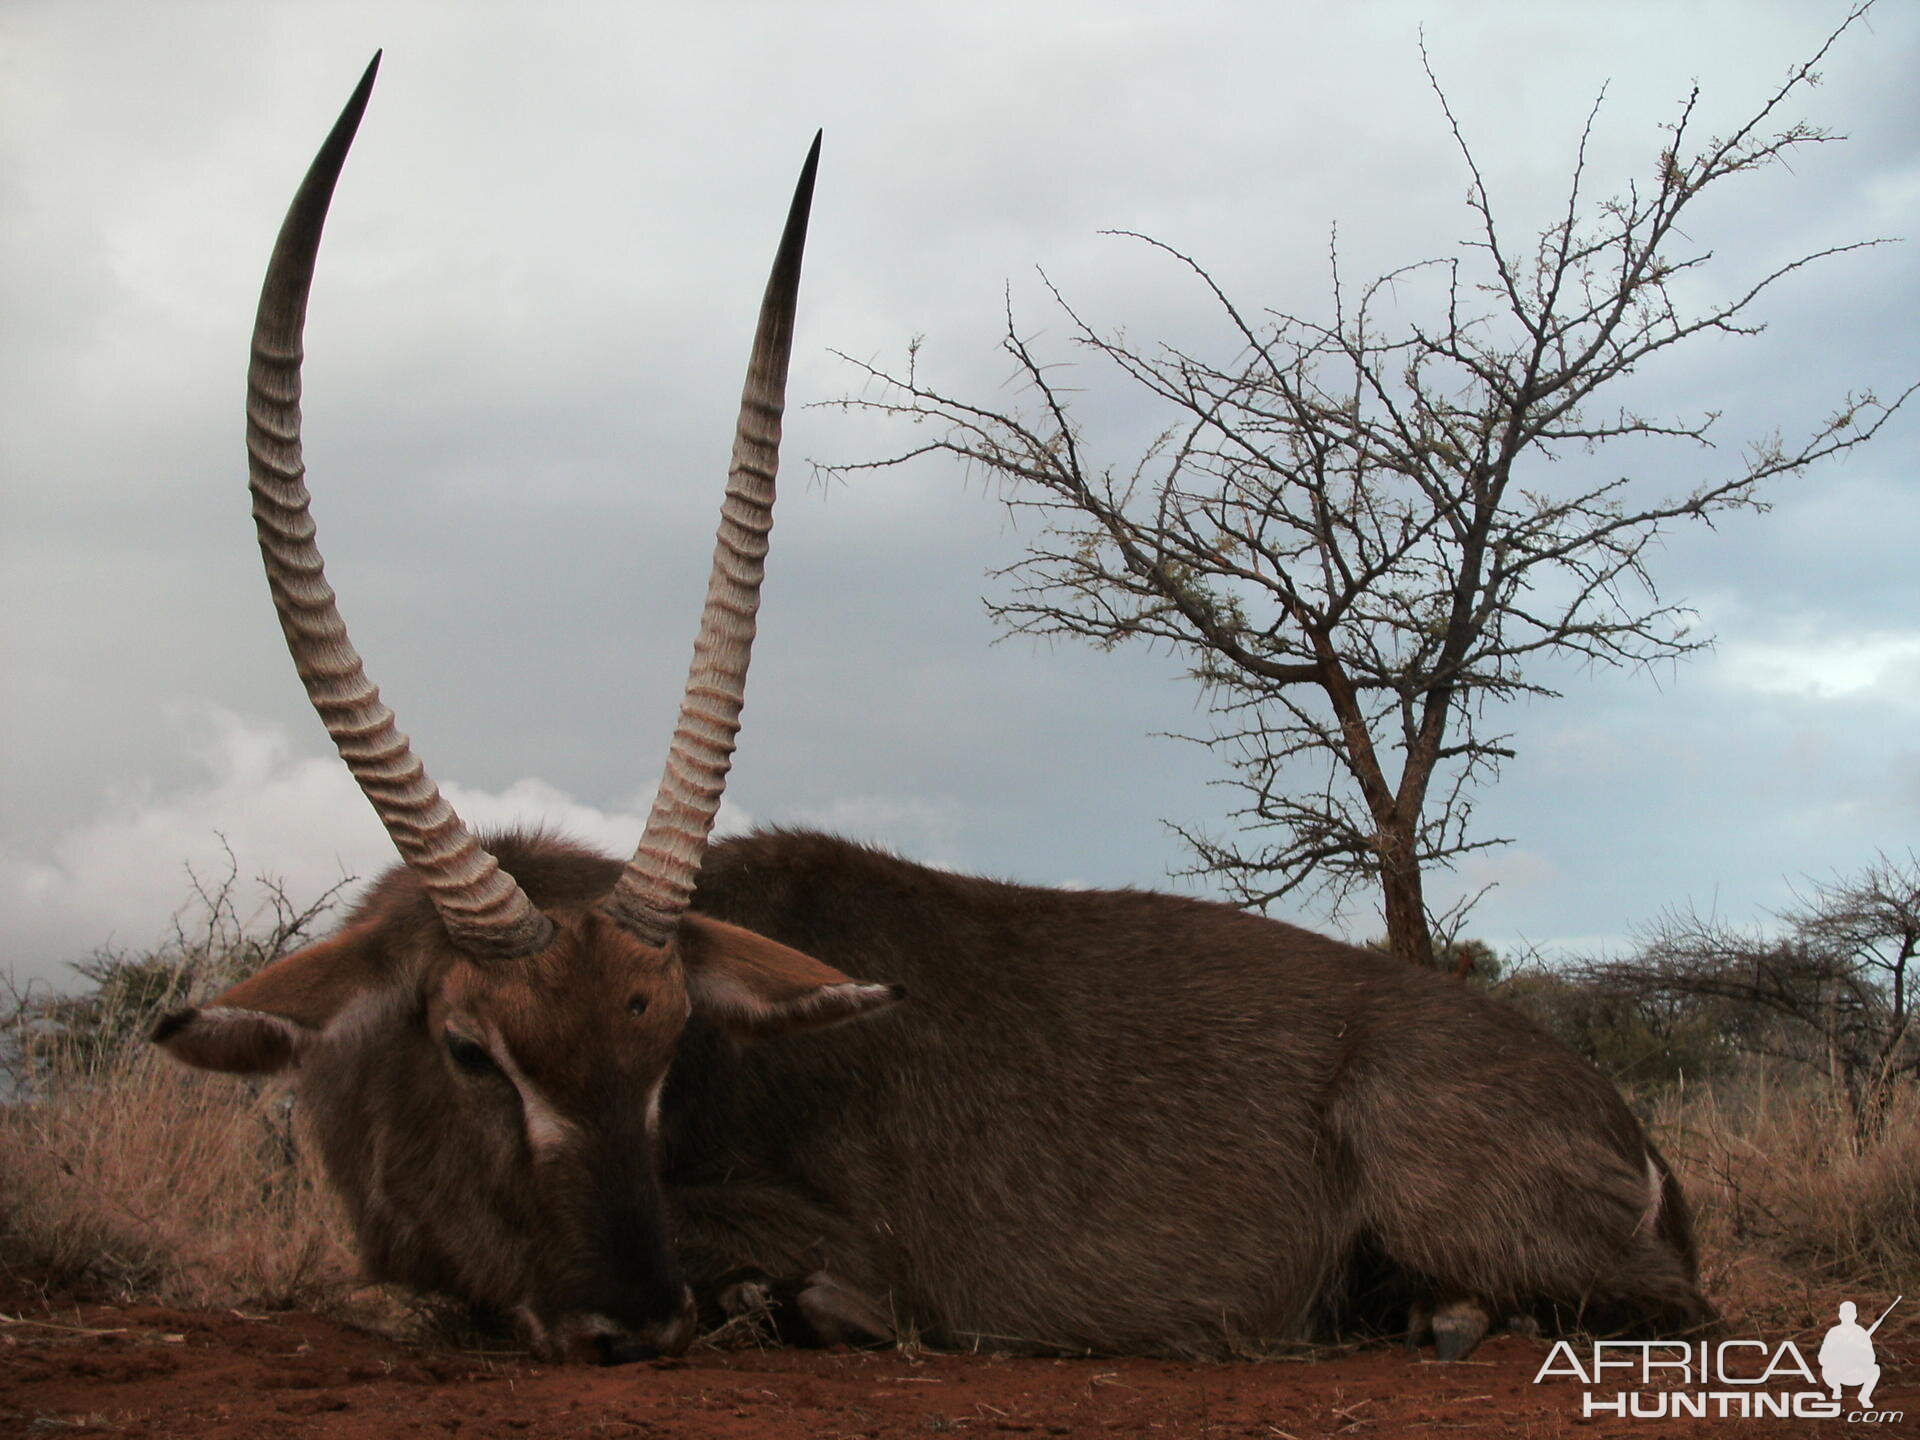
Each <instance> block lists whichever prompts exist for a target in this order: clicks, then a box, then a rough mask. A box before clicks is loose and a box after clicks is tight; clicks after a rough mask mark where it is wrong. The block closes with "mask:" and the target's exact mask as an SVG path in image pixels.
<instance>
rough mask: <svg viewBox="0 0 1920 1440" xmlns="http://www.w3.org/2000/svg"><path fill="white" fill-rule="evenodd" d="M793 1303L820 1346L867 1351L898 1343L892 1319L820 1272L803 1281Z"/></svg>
mask: <svg viewBox="0 0 1920 1440" xmlns="http://www.w3.org/2000/svg"><path fill="white" fill-rule="evenodd" d="M793 1303H794V1305H795V1306H796V1307H797V1308H798V1309H799V1311H800V1314H801V1315H802V1316H803V1317H804V1318H805V1320H806V1322H807V1324H809V1325H811V1326H812V1327H813V1333H814V1334H815V1335H816V1336H817V1337H818V1338H819V1341H820V1343H821V1344H822V1345H852V1346H856V1347H862V1346H866V1347H871V1346H875V1345H892V1344H893V1343H895V1342H896V1341H897V1340H898V1339H899V1335H898V1333H897V1332H896V1331H895V1329H894V1325H893V1317H892V1316H890V1315H888V1314H887V1312H886V1311H884V1310H882V1309H881V1308H880V1307H879V1305H877V1304H875V1303H874V1301H873V1300H872V1299H870V1298H869V1297H867V1296H866V1295H863V1294H861V1293H860V1292H859V1291H858V1290H855V1289H854V1288H853V1287H852V1286H851V1285H848V1284H846V1283H845V1282H844V1281H841V1280H837V1279H835V1278H834V1277H833V1276H831V1275H829V1274H827V1272H826V1271H824V1270H816V1271H814V1272H813V1274H811V1275H809V1276H808V1277H807V1280H806V1284H805V1286H804V1287H803V1288H802V1289H801V1291H800V1293H799V1294H798V1295H796V1296H795V1297H794V1302H793Z"/></svg>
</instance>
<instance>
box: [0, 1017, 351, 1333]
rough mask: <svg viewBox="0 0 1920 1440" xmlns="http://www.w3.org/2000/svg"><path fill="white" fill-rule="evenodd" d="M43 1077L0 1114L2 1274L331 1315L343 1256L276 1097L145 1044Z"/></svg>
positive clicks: (68, 1288) (113, 1291)
mask: <svg viewBox="0 0 1920 1440" xmlns="http://www.w3.org/2000/svg"><path fill="white" fill-rule="evenodd" d="M73 1060H74V1061H75V1063H72V1064H63V1063H62V1059H61V1057H59V1056H58V1055H55V1056H53V1057H51V1062H50V1063H43V1065H42V1068H41V1070H40V1074H39V1076H38V1077H37V1081H36V1086H35V1091H34V1093H33V1094H32V1095H31V1096H30V1097H29V1098H27V1099H26V1100H25V1101H23V1102H21V1103H15V1104H11V1105H7V1106H5V1107H4V1108H0V1265H4V1267H5V1269H6V1270H7V1271H9V1272H11V1274H10V1278H12V1279H16V1280H25V1281H28V1282H30V1283H32V1284H35V1285H37V1286H41V1287H45V1288H50V1289H56V1290H60V1291H63V1292H71V1293H80V1294H88V1293H94V1294H106V1295H111V1296H114V1297H116V1298H123V1299H141V1300H154V1301H161V1302H166V1303H172V1304H180V1305H195V1306H200V1305H217V1306H242V1307H247V1306H263V1307H272V1308H280V1307H294V1306H303V1307H322V1308H330V1307H331V1305H332V1304H333V1303H334V1302H336V1301H338V1300H339V1299H340V1298H341V1297H342V1296H344V1294H345V1293H346V1291H347V1290H348V1289H349V1288H350V1287H351V1286H352V1284H353V1283H354V1280H353V1276H354V1259H353V1245H352V1240H351V1237H350V1236H349V1234H348V1233H347V1228H346V1225H345V1222H344V1219H343V1217H342V1216H341V1215H340V1214H339V1211H338V1207H337V1205H336V1203H335V1201H334V1200H333V1198H332V1196H331V1195H330V1194H329V1193H328V1192H327V1190H326V1187H325V1184H324V1181H323V1179H322V1177H321V1176H320V1175H319V1174H318V1173H317V1165H316V1164H315V1162H314V1161H313V1160H312V1159H310V1158H309V1157H308V1155H307V1153H306V1152H305V1150H304V1148H303V1147H301V1146H299V1145H297V1144H296V1143H295V1141H294V1137H293V1134H292V1131H291V1128H290V1126H291V1116H290V1112H289V1108H288V1105H287V1101H286V1097H285V1096H284V1094H283V1093H281V1092H278V1091H274V1090H268V1091H265V1092H262V1091H259V1090H257V1089H255V1088H254V1087H252V1086H249V1085H247V1084H244V1083H241V1082H238V1081H235V1080H233V1079H230V1078H226V1077H220V1076H207V1075H200V1074H196V1073H194V1072H192V1071H189V1070H187V1069H185V1068H184V1067H182V1066H179V1065H177V1064H175V1063H174V1062H172V1061H171V1060H168V1059H167V1058H166V1057H165V1056H163V1055H162V1054H160V1053H159V1052H158V1051H157V1050H154V1049H152V1048H151V1047H147V1046H145V1045H137V1044H136V1045H132V1046H128V1047H125V1048H122V1049H120V1050H117V1051H115V1052H114V1053H111V1054H109V1055H107V1056H104V1057H88V1059H86V1060H85V1061H82V1059H81V1057H78V1056H76V1057H73Z"/></svg>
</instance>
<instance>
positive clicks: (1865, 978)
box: [1587, 853, 1920, 1141]
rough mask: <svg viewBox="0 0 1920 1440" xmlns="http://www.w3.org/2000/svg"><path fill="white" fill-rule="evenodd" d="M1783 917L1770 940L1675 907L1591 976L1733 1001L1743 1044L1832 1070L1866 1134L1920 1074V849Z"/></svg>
mask: <svg viewBox="0 0 1920 1440" xmlns="http://www.w3.org/2000/svg"><path fill="white" fill-rule="evenodd" d="M1780 919H1781V920H1782V921H1783V922H1785V924H1786V926H1787V930H1786V933H1785V934H1784V935H1779V936H1767V935H1763V934H1755V933H1753V932H1750V931H1744V930H1741V929H1738V928H1735V927H1732V926H1729V925H1726V924H1723V923H1721V922H1719V921H1717V920H1715V919H1712V918H1710V917H1709V918H1703V917H1701V916H1699V915H1696V914H1694V913H1693V912H1692V911H1678V912H1675V913H1672V914H1668V915H1665V916H1663V917H1661V919H1659V920H1658V921H1656V922H1654V924H1652V925H1651V926H1649V927H1648V928H1647V929H1646V930H1645V931H1644V932H1643V933H1642V935H1641V937H1640V944H1639V947H1638V949H1637V951H1636V953H1635V954H1633V955H1632V956H1629V957H1628V958H1626V959H1622V960H1613V961H1606V962H1601V963H1598V964H1595V965H1593V966H1590V967H1589V969H1588V971H1587V979H1588V980H1589V981H1590V982H1592V983H1594V984H1596V985H1598V986H1599V987H1600V988H1602V989H1605V990H1609V991H1613V992H1617V993H1621V994H1626V995H1631V996H1634V997H1637V998H1639V999H1642V1000H1648V999H1651V1000H1655V1001H1669V1002H1678V1003H1682V1004H1687V1005H1691V1006H1695V1007H1698V1006H1699V1005H1701V1004H1702V1003H1703V1002H1705V1003H1709V1004H1718V1005H1726V1006H1730V1007H1733V1008H1732V1009H1731V1010H1729V1011H1728V1012H1727V1014H1726V1017H1725V1020H1724V1023H1723V1030H1724V1032H1725V1033H1726V1035H1727V1036H1728V1038H1729V1040H1730V1041H1731V1043H1732V1044H1734V1045H1735V1046H1736V1047H1738V1048H1740V1049H1743V1050H1747V1051H1749V1052H1751V1053H1754V1054H1760V1055H1770V1056H1775V1057H1778V1058H1781V1059H1786V1060H1790V1061H1793V1062H1795V1063H1797V1064H1801V1065H1805V1066H1808V1067H1810V1068H1812V1069H1814V1070H1816V1071H1819V1072H1821V1073H1823V1074H1825V1076H1826V1077H1827V1079H1828V1080H1829V1081H1830V1082H1831V1083H1832V1084H1833V1086H1834V1088H1835V1090H1836V1091H1837V1092H1838V1093H1839V1094H1840V1095H1841V1097H1842V1098H1843V1099H1844V1100H1845V1102H1846V1104H1847V1107H1848V1110H1849V1112H1850V1113H1851V1115H1852V1117H1853V1122H1854V1130H1855V1138H1856V1140H1858V1141H1865V1140H1867V1139H1870V1138H1872V1137H1873V1136H1875V1135H1877V1134H1879V1133H1880V1131H1881V1130H1882V1128H1883V1122H1884V1119H1885V1116H1886V1113H1887V1102H1888V1100H1890V1099H1891V1098H1892V1096H1893V1094H1894V1092H1895V1090H1896V1089H1897V1088H1899V1087H1900V1086H1902V1085H1911V1084H1913V1083H1914V1082H1915V1081H1916V1080H1920V1024H1917V1023H1916V1019H1915V1011H1916V1010H1917V1009H1920V857H1917V856H1915V855H1913V854H1912V853H1909V854H1908V855H1907V857H1906V859H1905V860H1904V862H1903V861H1899V860H1894V859H1890V858H1888V857H1887V856H1885V855H1882V856H1880V857H1879V858H1878V859H1877V860H1876V861H1875V862H1874V863H1873V864H1871V865H1869V866H1867V867H1866V869H1864V870H1863V871H1861V872H1860V873H1859V874H1858V875H1853V876H1846V877H1836V878H1835V879H1834V880H1832V881H1830V882H1826V883H1816V884H1814V885H1813V886H1812V894H1811V895H1807V896H1801V897H1800V903H1799V904H1798V905H1797V906H1795V907H1794V908H1793V909H1791V910H1788V911H1786V912H1784V913H1782V914H1781V916H1780Z"/></svg>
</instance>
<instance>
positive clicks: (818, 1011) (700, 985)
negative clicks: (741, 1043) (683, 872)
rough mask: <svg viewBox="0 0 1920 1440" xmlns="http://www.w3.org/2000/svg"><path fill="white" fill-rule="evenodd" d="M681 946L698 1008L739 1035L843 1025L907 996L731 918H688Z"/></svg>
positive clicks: (680, 931) (684, 918)
mask: <svg viewBox="0 0 1920 1440" xmlns="http://www.w3.org/2000/svg"><path fill="white" fill-rule="evenodd" d="M674 945H675V949H676V952H677V953H678V955H679V957H680V963H681V965H682V967H683V968H684V969H685V971H686V977H687V994H688V996H689V998H690V999H691V1000H692V1002H693V1008H694V1009H695V1010H696V1011H698V1012H700V1013H701V1014H703V1015H705V1016H707V1017H708V1018H709V1019H711V1020H715V1021H717V1022H719V1023H720V1024H721V1025H724V1026H725V1027H726V1028H727V1029H729V1030H731V1031H733V1032H734V1033H735V1034H736V1035H742V1036H758V1035H781V1034H785V1033H786V1032H787V1031H789V1030H805V1029H812V1028H817V1027H819V1026H822V1025H837V1024H839V1023H840V1022H841V1021H842V1020H852V1019H856V1018H857V1017H859V1016H861V1015H870V1014H872V1013H873V1012H874V1011H876V1010H884V1009H885V1008H886V1007H887V1006H889V1005H894V1004H897V1003H898V1002H899V1001H900V1000H902V999H904V998H905V996H906V993H907V992H906V991H905V990H904V989H902V988H901V987H900V986H898V985H872V984H868V983H867V982H865V981H862V980H854V979H852V978H850V977H849V976H846V975H842V974H841V973H840V972H839V971H838V970H835V969H834V968H833V967H832V966H831V965H822V964H821V963H820V962H819V961H818V960H816V959H814V958H813V957H812V956H811V955H803V954H801V953H800V952H799V951H798V950H795V949H792V948H790V947H789V946H786V945H782V944H780V943H779V942H778V941H776V940H769V939H767V937H766V936H764V935H756V934H755V933H754V932H753V931H751V930H744V929H742V928H741V927H740V926H738V925H729V924H727V923H726V922H725V921H724V920H712V919H709V918H708V917H706V916H705V915H696V914H693V913H691V912H688V913H687V914H684V915H682V916H681V917H680V928H679V929H678V930H677V931H676V932H675V935H674Z"/></svg>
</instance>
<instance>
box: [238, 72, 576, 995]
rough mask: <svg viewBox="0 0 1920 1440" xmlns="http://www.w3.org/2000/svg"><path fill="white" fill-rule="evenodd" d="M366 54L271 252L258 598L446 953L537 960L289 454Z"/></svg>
mask: <svg viewBox="0 0 1920 1440" xmlns="http://www.w3.org/2000/svg"><path fill="white" fill-rule="evenodd" d="M379 68H380V57H379V55H378V54H376V55H375V56H374V57H373V63H372V64H370V65H368V66H367V73H366V74H365V75H364V76H362V77H361V80H360V84H359V86H358V88H357V89H355V90H354V92H353V98H352V99H351V100H349V101H347V107H346V109H344V110H343V111H341V112H340V118H339V120H337V121H335V122H334V127H333V131H332V133H331V134H329V135H328V136H327V140H326V143H325V144H324V145H322V146H321V147H320V153H319V154H318V155H316V156H315V157H314V161H313V165H312V168H310V169H309V170H308V171H307V177H306V179H305V180H303V181H302V182H301V184H300V190H299V193H298V194H297V195H295V196H294V199H293V204H292V206H291V207H290V208H289V209H288V211H287V218H286V220H285V222H284V223H283V224H282V225H281V227H280V237H279V239H278V240H277V241H275V242H274V247H273V259H272V260H271V261H269V262H268V265H267V278H266V283H265V284H264V285H262V286H261V288H260V310H259V313H258V315H257V317H256V319H255V320H254V327H253V363H252V365H251V367H250V368H249V370H248V372H247V457H248V466H247V470H248V484H249V487H250V488H251V489H252V491H253V519H254V525H255V528H256V530H257V531H258V533H259V538H260V554H261V558H262V559H263V560H264V561H265V562H266V568H267V584H268V586H269V587H270V588H271V589H272V591H273V604H274V608H275V609H276V610H278V611H279V612H280V628H281V630H282V631H283V632H284V633H285V635H286V637H287V649H288V650H289V651H290V652H292V655H293V663H294V665H295V667H296V668H297V669H298V670H299V672H300V678H301V680H302V681H304V682H305V684H306V687H307V697H308V698H309V699H310V700H312V701H313V708H314V709H315V710H317V711H318V712H319V714H320V719H321V721H322V722H323V723H324V724H325V725H326V727H327V734H329V735H331V736H332V737H333V743H334V744H335V745H336V746H337V747H338V748H339V751H340V758H341V759H343V760H345V761H346V762H347V768H349V769H350V770H352V771H353V775H354V778H355V779H356V780H358V781H359V782H360V788H361V790H362V791H364V792H365V794H366V797H367V799H368V800H369V801H370V802H372V805H373V808H374V810H375V811H376V812H377V813H378V814H379V816H380V823H381V824H383V825H385V826H386V827H387V833H388V834H389V835H391V836H392V837H393V843H394V845H395V846H396V847H398V849H399V851H400V854H401V856H402V857H403V858H404V859H405V860H406V862H407V865H408V866H409V867H410V868H411V869H412V870H413V872H414V874H415V875H417V876H419V878H420V883H421V884H422V885H423V886H425V887H426V890H427V893H428V894H429V895H430V896H431V897H432V899H433V903H434V907H435V908H436V909H437V910H438V911H439V912H440V918H441V920H442V921H443V922H444V923H445V925H446V927H447V932H448V934H449V935H450V936H451V937H452V939H453V942H454V944H455V945H457V946H458V947H459V948H460V949H461V950H462V951H464V952H465V953H467V954H469V955H472V956H473V957H475V958H476V959H507V958H511V957H514V956H519V955H526V954H530V953H532V952H534V951H537V950H540V949H542V948H544V947H545V945H546V944H547V942H548V940H549V939H550V938H551V936H552V933H553V926H552V922H550V921H549V920H548V919H547V918H546V916H544V915H542V914H541V913H540V912H539V911H538V910H537V909H535V908H534V906H533V903H532V902H531V901H529V900H528V899H527V897H526V895H525V893H524V892H523V891H522V890H521V889H520V887H519V886H518V885H516V884H515V883H514V881H513V878H512V877H511V876H509V875H508V874H506V872H504V871H503V870H501V868H500V866H499V863H498V862H497V861H496V860H495V859H494V858H493V856H491V855H490V854H488V853H487V851H486V849H485V847H483V846H482V845H481V844H480V842H479V841H478V840H477V839H475V838H474V835H473V832H472V831H470V830H468V829H467V827H466V826H465V825H464V824H463V823H462V822H461V820H460V817H459V816H458V815H456V814H455V813H454V811H453V807H452V806H451V805H449V804H447V802H446V800H445V799H444V798H442V796H441V794H440V790H439V788H438V787H437V786H436V785H435V784H434V783H433V781H432V780H431V779H430V778H428V776H427V772H426V768H425V767H424V766H423V765H422V764H421V763H420V761H419V760H418V759H416V758H415V757H414V753H413V747H412V745H411V744H410V743H409V742H408V740H407V737H406V736H405V735H403V734H401V733H400V731H399V730H398V728H397V727H396V726H395V725H394V721H393V712H392V711H391V710H389V709H388V708H387V707H386V706H385V705H383V704H381V703H380V692H379V690H378V689H377V688H376V687H375V686H374V685H373V683H372V682H371V681H369V680H368V679H367V674H366V670H365V669H364V667H363V666H362V665H361V663H360V656H359V653H358V652H357V651H355V649H354V648H353V642H352V641H350V640H349V639H348V638H347V627H346V625H345V624H344V623H343V622H342V621H341V619H340V610H339V607H338V606H337V605H336V604H335V602H334V594H333V589H332V587H331V586H329V585H328V584H327V577H326V571H325V568H324V566H323V564H322V562H321V559H320V551H319V549H318V547H317V546H316V545H315V544H314V525H313V518H312V516H311V515H310V514H309V513H308V504H309V499H310V497H309V495H308V493H307V486H306V464H305V461H304V460H303V458H302V456H301V450H300V361H301V358H302V355H303V350H302V340H301V337H302V333H303V331H304V329H305V325H306V318H307V294H308V291H309V290H310V289H311V287H312V284H313V266H314V258H315V256H316V254H317V253H318V251H319V248H320V232H321V230H322V229H323V228H324V226H325V225H326V220H327V205H328V203H329V202H330V201H331V200H332V198H333V188H334V182H335V181H337V180H338V179H339V177H340V167H341V165H342V164H343V163H345V161H346V158H347V150H348V147H349V146H351V145H352V144H353V136H354V132H355V131H356V130H357V129H358V128H359V125H360V117H361V115H362V114H363V113H364V112H365V110H366V108H367V96H368V95H369V94H371V93H372V90H373V77H374V75H375V74H376V73H377V72H378V71H379Z"/></svg>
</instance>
